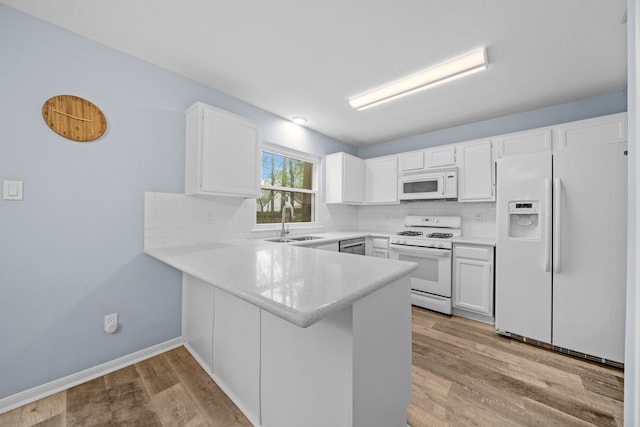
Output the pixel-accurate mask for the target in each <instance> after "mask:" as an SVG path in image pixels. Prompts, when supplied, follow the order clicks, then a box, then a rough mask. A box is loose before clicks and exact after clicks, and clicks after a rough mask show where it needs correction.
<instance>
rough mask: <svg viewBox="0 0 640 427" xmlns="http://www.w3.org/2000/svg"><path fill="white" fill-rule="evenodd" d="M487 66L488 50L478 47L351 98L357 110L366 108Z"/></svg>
mask: <svg viewBox="0 0 640 427" xmlns="http://www.w3.org/2000/svg"><path fill="white" fill-rule="evenodd" d="M486 68H487V50H486V48H484V47H483V48H482V49H478V50H476V51H475V52H472V53H470V54H468V55H464V56H461V57H459V58H456V59H454V60H452V61H449V62H446V63H444V64H440V65H437V66H435V67H431V68H428V69H426V70H424V71H421V72H419V73H416V74H413V75H411V76H409V77H405V78H404V79H400V80H396V81H395V82H393V83H389V84H388V85H385V86H382V87H381V88H378V89H375V90H372V91H371V92H367V93H365V94H362V95H359V96H356V97H353V98H350V99H349V104H351V106H352V107H353V108H355V109H356V110H364V109H365V108H369V107H373V106H374V105H378V104H381V103H383V102H387V101H391V100H392V99H396V98H400V97H402V96H405V95H409V94H412V93H415V92H418V91H420V90H423V89H427V88H429V87H433V86H435V85H439V84H442V83H445V82H449V81H451V80H455V79H457V78H460V77H464V76H468V75H469V74H473V73H475V72H478V71H481V70H484V69H486Z"/></svg>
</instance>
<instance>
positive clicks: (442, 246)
mask: <svg viewBox="0 0 640 427" xmlns="http://www.w3.org/2000/svg"><path fill="white" fill-rule="evenodd" d="M436 247H437V248H444V243H442V242H440V243H438V245H437V246H436Z"/></svg>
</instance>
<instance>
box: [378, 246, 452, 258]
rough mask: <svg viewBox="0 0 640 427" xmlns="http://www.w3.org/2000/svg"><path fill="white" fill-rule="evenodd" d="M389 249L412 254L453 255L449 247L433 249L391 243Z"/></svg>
mask: <svg viewBox="0 0 640 427" xmlns="http://www.w3.org/2000/svg"><path fill="white" fill-rule="evenodd" d="M389 249H391V250H393V251H396V252H404V253H409V254H412V255H435V256H439V257H448V258H450V257H451V251H450V250H448V249H431V248H424V247H419V248H418V247H415V249H414V248H413V247H411V246H400V245H394V244H393V243H391V244H390V245H389Z"/></svg>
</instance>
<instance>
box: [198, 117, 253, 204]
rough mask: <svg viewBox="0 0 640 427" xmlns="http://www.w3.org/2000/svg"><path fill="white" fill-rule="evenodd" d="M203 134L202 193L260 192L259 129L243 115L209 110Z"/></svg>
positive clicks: (240, 194) (247, 193)
mask: <svg viewBox="0 0 640 427" xmlns="http://www.w3.org/2000/svg"><path fill="white" fill-rule="evenodd" d="M203 120H204V126H203V135H202V166H201V167H202V182H201V188H202V191H203V192H206V193H214V194H230V195H239V196H248V197H258V196H259V195H260V175H259V172H258V171H259V169H258V168H257V167H256V165H259V164H260V155H261V153H260V128H259V126H258V125H256V124H255V123H252V122H249V121H248V120H245V119H243V118H241V117H237V116H234V115H231V114H226V113H222V112H220V111H217V110H211V109H206V110H205V114H204V119H203Z"/></svg>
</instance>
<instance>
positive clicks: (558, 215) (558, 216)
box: [553, 178, 562, 273]
mask: <svg viewBox="0 0 640 427" xmlns="http://www.w3.org/2000/svg"><path fill="white" fill-rule="evenodd" d="M553 196H554V206H553V213H554V218H553V220H554V221H553V224H554V230H553V272H554V273H560V260H561V259H560V240H561V237H562V236H561V235H560V231H561V230H560V228H561V225H560V224H561V221H562V181H560V178H555V179H554V180H553Z"/></svg>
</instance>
